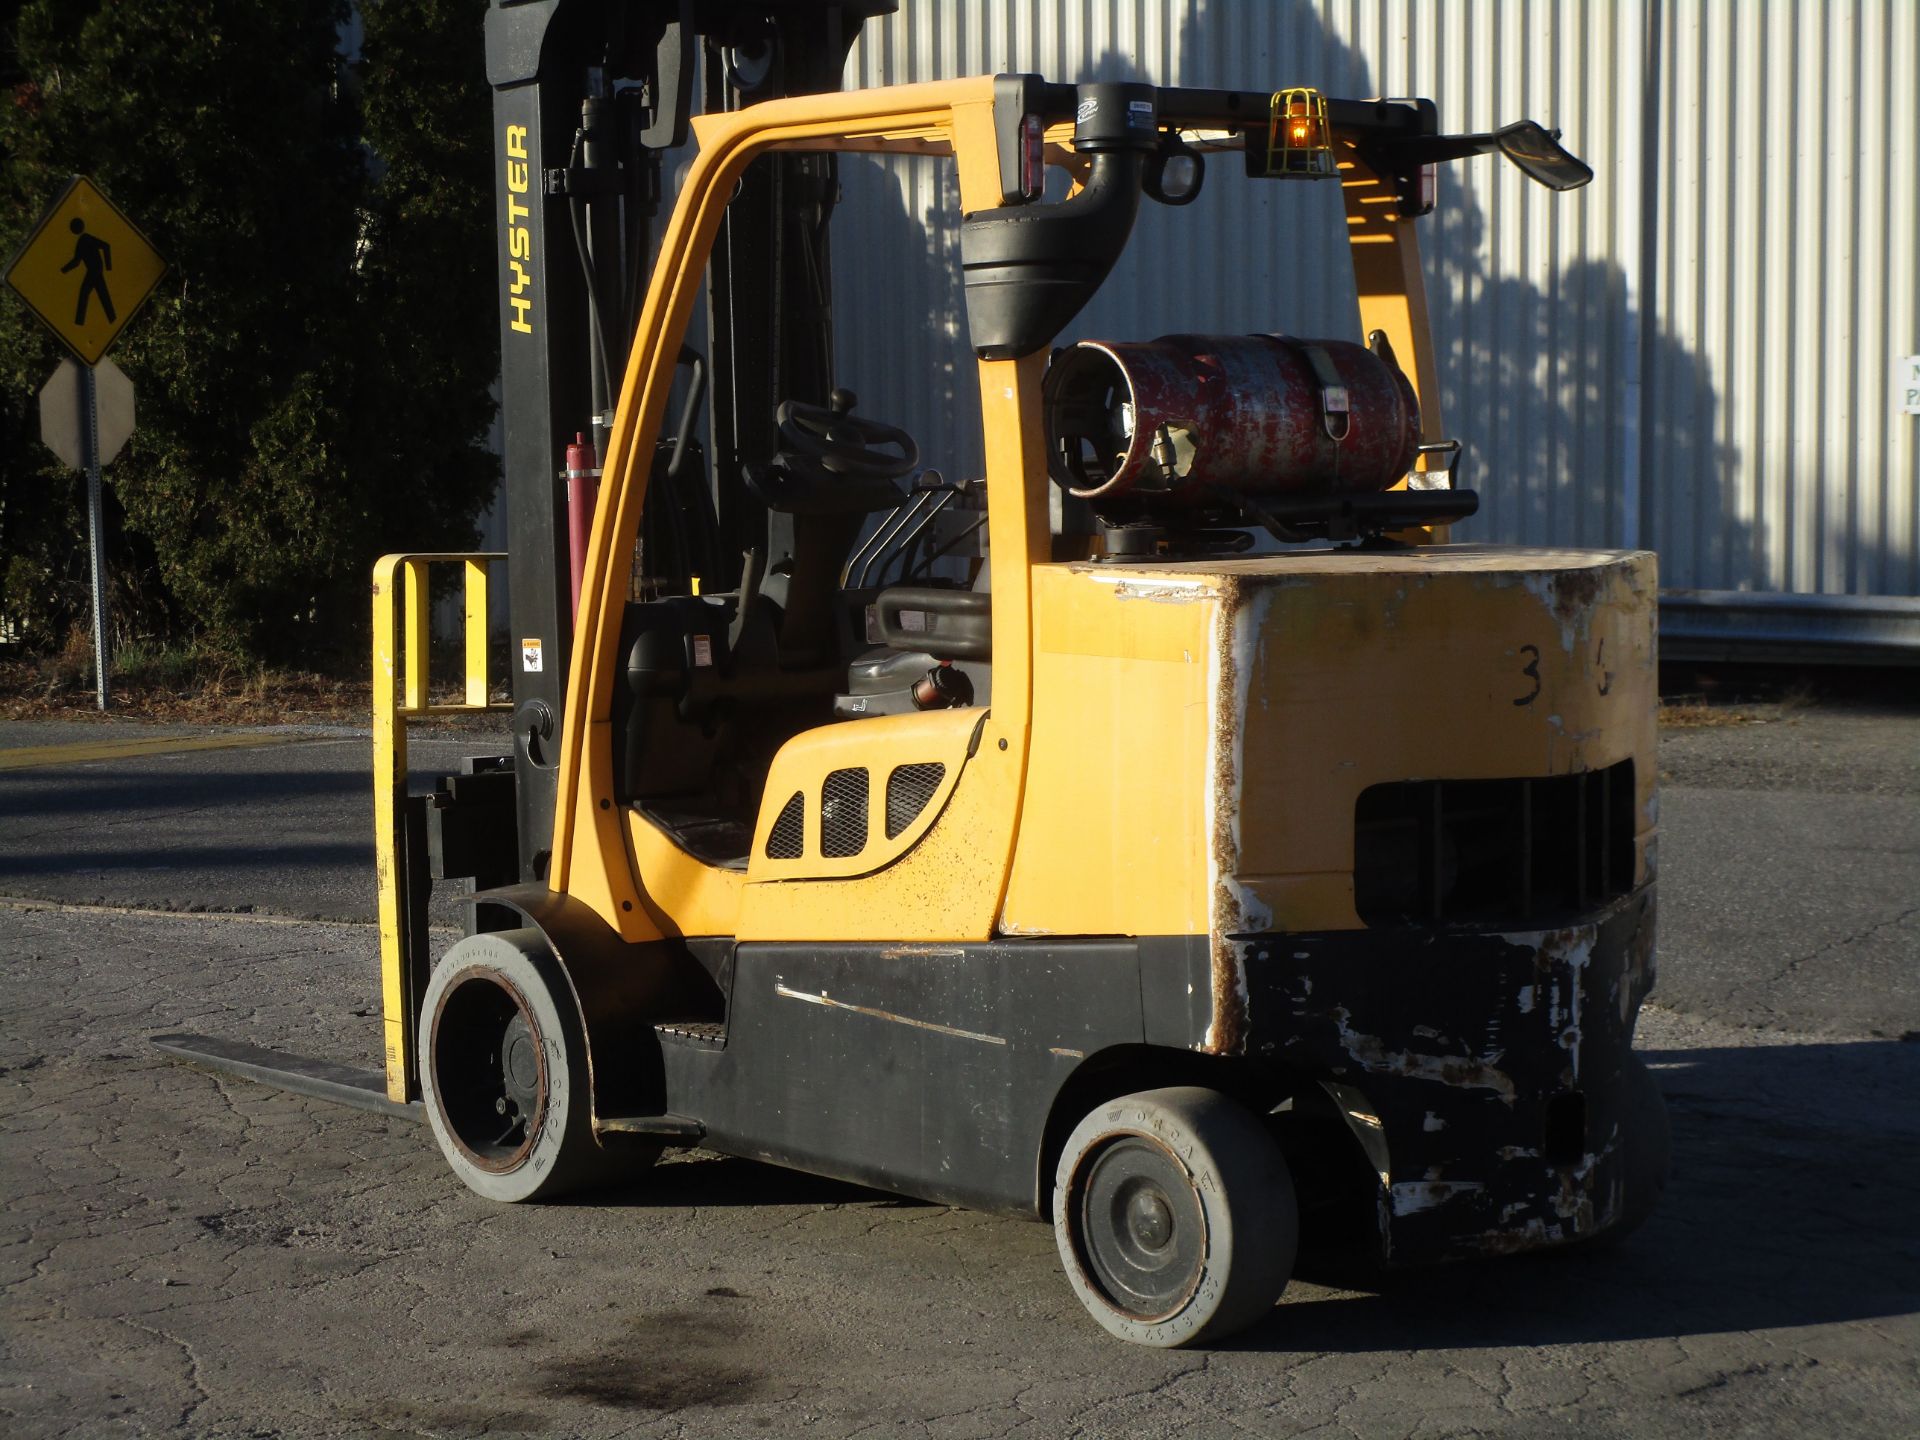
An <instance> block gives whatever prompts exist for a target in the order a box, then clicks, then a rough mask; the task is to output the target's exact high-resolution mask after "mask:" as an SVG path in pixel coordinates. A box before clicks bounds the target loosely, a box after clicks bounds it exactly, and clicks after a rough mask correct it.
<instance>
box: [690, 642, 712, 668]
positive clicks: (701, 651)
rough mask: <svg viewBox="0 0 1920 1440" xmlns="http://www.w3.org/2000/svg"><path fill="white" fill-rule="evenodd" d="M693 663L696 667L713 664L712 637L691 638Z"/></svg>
mask: <svg viewBox="0 0 1920 1440" xmlns="http://www.w3.org/2000/svg"><path fill="white" fill-rule="evenodd" d="M693 663H694V664H695V665H696V666H709V665H712V664H713V637H712V636H711V635H696V636H694V637H693Z"/></svg>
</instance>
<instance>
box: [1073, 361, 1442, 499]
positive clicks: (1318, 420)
mask: <svg viewBox="0 0 1920 1440" xmlns="http://www.w3.org/2000/svg"><path fill="white" fill-rule="evenodd" d="M1044 398H1045V411H1046V423H1047V440H1048V455H1049V461H1048V468H1049V470H1050V472H1051V473H1052V476H1053V479H1054V480H1055V482H1056V483H1058V484H1060V485H1062V486H1064V487H1065V488H1066V489H1067V490H1068V491H1069V492H1071V493H1072V494H1074V495H1077V496H1080V497H1081V498H1083V499H1086V500H1088V501H1090V502H1092V504H1093V507H1094V509H1095V511H1096V512H1099V511H1101V510H1102V508H1103V504H1107V505H1114V504H1115V502H1124V508H1125V509H1126V510H1128V511H1137V510H1139V509H1142V508H1145V509H1147V510H1149V511H1159V510H1183V509H1205V508H1219V507H1221V506H1226V505H1231V504H1232V503H1233V502H1234V500H1235V498H1236V497H1238V496H1243V495H1244V496H1259V495H1263V494H1267V495H1279V494H1290V495H1300V494H1326V495H1337V494H1354V493H1371V492H1374V491H1379V490H1385V489H1387V488H1389V487H1390V486H1392V485H1393V483H1394V482H1395V481H1397V480H1399V479H1400V478H1401V476H1403V475H1405V474H1406V473H1407V472H1408V471H1410V470H1411V469H1412V468H1413V462H1414V458H1415V455H1416V453H1417V451H1418V447H1419V444H1420V403H1419V400H1418V398H1417V397H1416V396H1415V394H1414V391H1413V386H1412V385H1411V384H1409V383H1408V381H1407V377H1406V376H1405V375H1403V374H1401V373H1400V370H1399V368H1398V367H1397V366H1395V365H1394V364H1393V363H1392V361H1391V360H1388V359H1385V358H1383V357H1381V356H1378V355H1375V354H1374V353H1373V352H1372V351H1370V350H1368V349H1366V348H1365V347H1364V346H1360V345H1355V344H1352V343H1351V342H1349V341H1345V340H1295V339H1292V338H1291V337H1287V336H1280V335H1164V336H1162V337H1161V338H1160V339H1158V340H1147V341H1102V340H1083V341H1081V342H1080V343H1078V344H1076V345H1073V346H1070V347H1068V348H1067V349H1065V350H1063V351H1061V352H1060V353H1059V354H1058V355H1057V356H1056V357H1055V358H1054V361H1053V365H1052V368H1050V369H1049V370H1048V371H1047V379H1046V385H1045V390H1044ZM1115 508H1121V507H1120V506H1118V505H1116V506H1115Z"/></svg>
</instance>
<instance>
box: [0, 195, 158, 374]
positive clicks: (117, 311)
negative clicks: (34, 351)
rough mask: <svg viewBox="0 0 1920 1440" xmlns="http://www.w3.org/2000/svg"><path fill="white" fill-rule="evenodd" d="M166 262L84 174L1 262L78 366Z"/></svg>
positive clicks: (112, 335)
mask: <svg viewBox="0 0 1920 1440" xmlns="http://www.w3.org/2000/svg"><path fill="white" fill-rule="evenodd" d="M166 269H167V266H166V262H165V261H164V260H162V259H161V258H160V256H159V254H158V253H157V252H156V251H155V250H154V248H153V246H152V245H150V244H148V243H147V238H146V236H144V235H142V234H141V233H140V232H139V231H138V230H136V229H135V228H134V226H133V222H132V221H130V220H128V219H127V217H126V216H124V215H122V214H121V213H120V212H119V211H118V210H116V209H115V208H114V206H113V202H112V201H110V200H108V199H107V197H106V196H105V195H103V194H101V193H100V190H99V188H98V187H97V186H96V185H94V183H93V182H92V181H91V180H89V179H87V178H86V177H85V176H84V175H76V176H75V177H74V179H73V182H72V183H71V184H69V185H68V186H67V188H66V189H65V190H64V191H63V192H61V195H60V198H59V199H57V200H55V201H54V202H53V204H52V205H51V206H49V207H48V208H47V213H46V214H44V215H42V216H41V217H40V223H39V224H37V225H35V226H34V227H33V231H32V233H31V234H29V235H28V236H27V241H26V244H24V245H22V246H21V247H20V250H19V253H18V254H16V255H15V256H14V257H13V261H12V263H11V264H9V265H8V266H7V283H8V284H9V285H11V286H12V287H13V288H14V289H15V290H16V291H18V292H19V294H20V298H21V299H23V300H25V301H26V302H27V304H28V305H30V306H32V307H33V312H34V313H35V314H36V315H38V316H39V317H40V319H41V320H42V321H43V322H44V323H45V325H46V327H47V328H48V329H49V330H51V331H53V333H54V334H55V335H57V336H59V337H60V339H61V340H62V341H63V342H64V343H65V344H66V346H67V348H68V349H69V350H71V351H73V353H74V354H75V355H76V356H78V357H79V359H80V361H81V363H82V364H86V365H94V364H98V363H99V360H100V357H101V356H102V355H104V354H106V352H107V348H108V347H109V346H110V345H112V344H113V342H114V340H115V339H116V338H117V337H118V336H119V334H120V332H121V330H122V329H124V328H125V326H126V323H127V322H128V321H129V320H131V319H132V318H133V315H134V312H135V311H137V310H138V309H139V308H140V306H141V304H142V303H143V302H144V301H145V300H146V298H147V296H148V295H149V294H151V293H152V291H153V287H154V286H155V285H156V284H158V283H159V280H160V277H161V276H162V275H164V274H165V273H166Z"/></svg>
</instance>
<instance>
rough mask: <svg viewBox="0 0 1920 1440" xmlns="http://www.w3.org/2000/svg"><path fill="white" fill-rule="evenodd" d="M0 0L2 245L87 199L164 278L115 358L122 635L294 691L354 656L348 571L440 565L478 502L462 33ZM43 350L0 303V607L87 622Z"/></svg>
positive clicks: (476, 129)
mask: <svg viewBox="0 0 1920 1440" xmlns="http://www.w3.org/2000/svg"><path fill="white" fill-rule="evenodd" d="M360 10H361V16H362V21H363V25H364V44H363V47H362V53H361V56H360V58H359V59H358V61H357V62H354V63H349V62H348V60H347V59H346V58H344V57H343V56H342V55H341V54H340V53H339V42H340V27H341V26H342V24H343V23H344V22H345V20H346V18H347V9H346V5H345V3H344V0H146V3H143V4H141V5H137V6H135V5H117V4H111V3H107V0H25V3H24V4H23V5H21V6H20V7H19V10H18V12H17V16H16V18H15V19H14V20H12V21H11V22H9V23H10V26H11V29H10V32H9V33H8V34H7V35H6V36H5V38H4V47H5V48H4V50H0V99H3V100H4V101H5V102H6V103H4V104H0V253H6V254H11V253H12V250H13V248H14V247H15V246H16V245H17V244H18V243H19V242H20V241H21V240H22V239H23V238H24V236H25V233H26V231H27V228H28V227H29V226H30V225H31V224H32V222H33V220H34V218H35V217H36V216H37V215H38V214H39V213H40V211H41V209H42V208H43V207H44V206H45V205H46V204H47V203H48V202H49V201H50V200H51V199H52V198H53V197H54V195H56V194H57V193H58V192H59V190H60V188H61V187H62V185H64V183H65V181H66V178H67V177H68V176H69V175H71V174H75V173H84V174H87V175H91V176H92V177H93V178H94V179H95V181H96V182H98V183H99V184H100V186H101V187H102V188H103V189H104V190H105V191H106V192H107V193H108V194H109V195H110V196H111V197H112V198H113V199H114V201H115V203H117V204H118V205H119V206H120V207H121V209H123V210H125V211H126V212H127V214H128V215H129V216H130V217H131V218H132V219H133V220H134V221H135V223H136V224H138V225H139V226H140V227H141V229H142V230H143V231H144V232H145V233H146V234H147V235H148V237H149V238H150V239H151V240H152V241H153V242H154V244H155V246H156V247H157V248H158V249H159V250H160V252H161V253H162V254H163V255H164V256H165V257H166V258H167V260H168V262H169V265H170V267H171V268H170V269H169V271H168V273H167V275H166V276H165V277H164V278H163V279H162V281H161V282H160V287H159V289H158V290H157V291H156V292H155V294H154V297H153V298H152V300H150V301H149V302H148V305H147V309H146V310H145V311H144V312H143V313H142V314H141V315H140V316H139V317H138V318H137V319H135V320H134V322H133V323H132V324H131V325H130V326H129V327H128V328H127V330H126V331H125V332H124V334H123V335H122V337H121V339H120V342H119V344H118V345H117V346H116V347H115V349H114V351H113V358H114V359H115V360H116V361H117V363H118V364H119V365H120V366H121V368H122V369H124V370H125V371H126V372H127V373H128V375H129V376H130V377H131V378H132V379H133V381H134V384H135V386H136V387H137V389H138V395H139V400H138V415H139V428H138V430H137V431H136V432H135V435H134V438H133V440H132V441H131V442H130V444H129V445H128V447H127V449H126V450H125V451H124V452H123V453H122V455H121V457H120V458H119V459H118V460H117V461H115V462H114V464H113V465H112V466H110V467H109V468H108V470H107V472H106V479H107V490H108V494H109V503H108V522H109V523H108V530H109V535H110V540H111V549H110V551H109V556H110V566H111V570H112V574H113V577H114V582H113V592H112V604H113V614H114V620H115V631H116V633H117V634H118V636H119V637H120V638H121V639H122V640H126V641H133V640H139V641H143V642H147V643H148V644H149V646H150V647H158V648H159V649H175V650H181V651H183V652H184V653H195V652H196V651H198V652H199V653H214V652H218V653H223V654H236V655H241V656H247V657H252V658H254V659H256V660H262V661H267V662H271V663H296V664H300V665H304V666H307V667H313V666H317V665H327V664H329V663H334V662H338V663H343V664H345V665H346V666H347V667H348V668H352V667H354V666H357V665H358V664H359V663H360V657H361V656H363V655H364V653H365V651H364V639H363V637H364V634H365V630H366V624H367V615H366V610H367V603H368V602H367V594H368V583H369V574H370V569H371V566H372V563H373V560H374V558H375V557H376V556H377V555H378V554H380V553H381V552H382V551H385V550H395V549H441V548H447V549H458V548H463V547H466V546H470V545H471V544H472V543H473V538H474V529H473V521H474V518H475V516H476V515H477V514H478V513H479V511H480V510H481V509H482V508H483V507H484V506H485V504H486V502H487V500H488V499H489V497H490V496H491V495H492V493H493V490H494V488H495V486H496V484H497V483H498V478H499V467H498V463H497V461H496V460H495V458H494V456H493V455H492V454H491V453H490V452H489V451H488V450H487V449H486V447H485V443H484V441H485V434H486V430H487V427H488V425H489V424H490V422H491V420H492V417H493V412H494V405H493V401H492V400H491V398H490V395H489V386H490V384H491V382H492V380H493V378H494V375H495V372H496V370H497V368H498V364H497V356H498V349H497V345H498V342H497V339H496V328H495V327H496V324H497V322H496V319H495V314H496V309H495V307H496V299H495V296H494V293H493V277H492V272H493V239H492V231H491V221H490V217H491V212H492V179H491V167H490V163H489V159H488V150H487V135H488V108H489V101H488V94H487V88H486V80H485V69H484V59H483V52H482V42H481V23H482V17H483V14H484V10H483V8H482V7H479V6H476V5H473V4H471V3H468V0H364V3H363V4H362V5H361V7H360ZM59 355H60V351H59V349H58V347H57V346H56V345H55V343H54V342H53V341H52V340H51V339H50V338H49V337H48V336H47V335H46V334H45V332H44V331H42V330H41V328H40V327H39V325H38V323H37V322H36V321H35V320H34V319H33V318H32V317H31V315H30V314H29V313H28V312H27V310H26V308H25V307H24V306H23V305H21V304H19V303H18V302H17V300H15V299H14V297H12V296H11V295H9V296H8V297H7V301H6V303H4V304H0V613H4V614H5V615H6V616H7V617H8V618H9V619H10V620H12V621H13V622H14V623H15V624H16V625H17V626H19V627H20V629H21V631H22V632H23V635H24V639H25V642H26V644H27V645H28V646H29V648H34V649H39V650H43V651H45V650H50V649H56V648H58V646H59V645H60V644H61V643H62V641H64V639H65V637H66V636H67V634H68V633H69V631H70V630H71V628H72V626H73V625H74V624H75V623H76V621H84V617H85V615H86V609H87V588H86V575H87V564H86V534H85V505H84V493H83V492H84V486H83V485H82V484H81V483H80V481H79V478H78V477H77V476H75V475H73V474H72V473H71V472H69V471H66V470H65V469H64V467H62V466H61V465H60V464H59V462H58V461H56V460H55V459H54V458H53V457H52V455H51V454H50V453H49V452H48V451H47V450H46V449H45V448H44V447H43V446H41V444H40V443H39V439H38V432H39V419H38V409H37V402H36V399H35V396H36V392H37V391H38V389H39V388H40V386H41V384H42V383H44V381H45V379H46V377H47V376H48V375H49V374H50V373H51V372H52V370H53V367H54V365H55V364H56V363H57V361H58V359H59Z"/></svg>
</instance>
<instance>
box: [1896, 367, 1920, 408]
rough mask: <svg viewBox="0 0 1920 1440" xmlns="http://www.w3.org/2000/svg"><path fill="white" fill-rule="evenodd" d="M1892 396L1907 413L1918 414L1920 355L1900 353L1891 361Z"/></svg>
mask: <svg viewBox="0 0 1920 1440" xmlns="http://www.w3.org/2000/svg"><path fill="white" fill-rule="evenodd" d="M1893 398H1894V401H1895V403H1897V404H1898V405H1899V406H1900V408H1901V410H1903V411H1905V412H1906V413H1907V414H1909V415H1920V355H1902V356H1900V358H1899V359H1897V360H1895V361H1894V362H1893Z"/></svg>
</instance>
